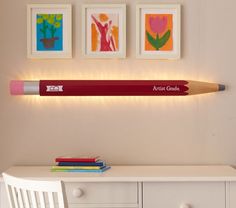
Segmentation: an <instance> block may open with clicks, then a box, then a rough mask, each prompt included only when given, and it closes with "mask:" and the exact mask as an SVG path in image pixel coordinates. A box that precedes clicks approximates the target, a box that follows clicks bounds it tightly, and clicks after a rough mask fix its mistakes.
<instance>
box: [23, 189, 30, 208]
mask: <svg viewBox="0 0 236 208" xmlns="http://www.w3.org/2000/svg"><path fill="white" fill-rule="evenodd" d="M23 197H24V202H25V207H26V208H30V200H29V196H28V192H27V191H26V190H25V189H24V190H23Z"/></svg>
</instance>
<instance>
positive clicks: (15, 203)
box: [12, 187, 19, 208]
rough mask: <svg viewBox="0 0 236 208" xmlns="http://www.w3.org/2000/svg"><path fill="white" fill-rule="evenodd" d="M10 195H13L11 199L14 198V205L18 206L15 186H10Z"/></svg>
mask: <svg viewBox="0 0 236 208" xmlns="http://www.w3.org/2000/svg"><path fill="white" fill-rule="evenodd" d="M12 195H13V200H14V205H15V207H16V208H19V203H18V200H17V194H16V189H15V187H12Z"/></svg>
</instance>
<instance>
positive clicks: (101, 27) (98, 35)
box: [91, 14, 118, 52]
mask: <svg viewBox="0 0 236 208" xmlns="http://www.w3.org/2000/svg"><path fill="white" fill-rule="evenodd" d="M115 16H117V15H115ZM91 18H92V25H91V32H92V34H91V41H92V44H91V45H92V51H102V52H109V51H110V52H111V51H117V50H118V26H116V25H115V24H114V22H113V20H112V19H111V18H109V15H107V14H98V15H96V17H95V15H91ZM113 19H114V15H113Z"/></svg>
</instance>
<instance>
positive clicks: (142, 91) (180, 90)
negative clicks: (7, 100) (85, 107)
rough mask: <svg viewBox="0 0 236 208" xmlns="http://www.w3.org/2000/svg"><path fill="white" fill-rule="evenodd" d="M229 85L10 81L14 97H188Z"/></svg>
mask: <svg viewBox="0 0 236 208" xmlns="http://www.w3.org/2000/svg"><path fill="white" fill-rule="evenodd" d="M224 90H225V85H222V84H216V83H208V82H199V81H190V80H189V81H188V80H40V81H23V80H13V81H11V82H10V92H11V95H40V96H184V95H196V94H203V93H210V92H217V91H224Z"/></svg>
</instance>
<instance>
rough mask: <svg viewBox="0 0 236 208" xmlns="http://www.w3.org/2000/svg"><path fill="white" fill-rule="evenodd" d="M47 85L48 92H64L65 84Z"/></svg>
mask: <svg viewBox="0 0 236 208" xmlns="http://www.w3.org/2000/svg"><path fill="white" fill-rule="evenodd" d="M46 87H47V90H46V91H47V92H63V85H49V86H46Z"/></svg>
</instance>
